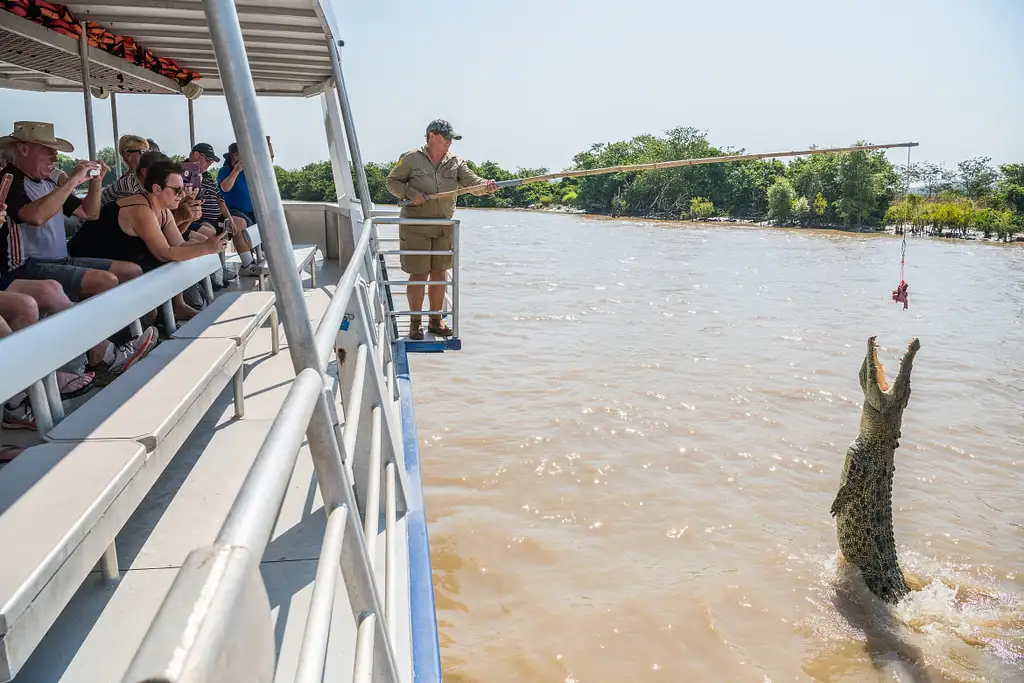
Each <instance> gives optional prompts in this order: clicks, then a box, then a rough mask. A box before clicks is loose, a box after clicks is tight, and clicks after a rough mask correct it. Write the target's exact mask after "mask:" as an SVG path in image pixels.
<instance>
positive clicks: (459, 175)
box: [387, 146, 487, 218]
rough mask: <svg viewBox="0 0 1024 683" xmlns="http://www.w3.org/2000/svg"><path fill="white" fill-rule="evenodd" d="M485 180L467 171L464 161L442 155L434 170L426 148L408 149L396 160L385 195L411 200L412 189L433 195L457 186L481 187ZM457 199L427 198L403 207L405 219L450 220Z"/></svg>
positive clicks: (455, 188)
mask: <svg viewBox="0 0 1024 683" xmlns="http://www.w3.org/2000/svg"><path fill="white" fill-rule="evenodd" d="M486 182H487V180H486V179H485V178H481V177H480V176H478V175H477V174H476V173H473V171H471V170H470V168H469V165H468V164H467V163H466V161H465V159H462V158H460V157H457V156H454V155H452V154H445V155H444V158H443V159H441V163H439V164H438V165H437V166H436V167H435V166H434V164H432V163H430V158H429V157H428V156H427V148H426V146H423V147H421V148H419V149H411V150H409V151H408V152H405V153H404V154H403V155H402V156H400V157H399V158H398V163H397V164H395V167H394V168H393V169H391V173H389V174H388V179H387V187H388V192H390V193H391V194H393V195H394V196H395V197H397V198H398V199H412V197H413V193H412V192H411V190H418V191H420V192H423V193H424V194H436V193H438V192H448V191H449V190H457V189H459V188H460V187H469V186H471V185H483V184H484V183H486ZM456 200H457V197H455V196H454V195H452V196H450V197H441V198H440V199H428V200H427V201H425V202H423V203H422V204H420V205H419V206H403V207H402V214H401V215H402V216H403V217H405V218H451V217H452V215H453V214H454V213H455V202H456Z"/></svg>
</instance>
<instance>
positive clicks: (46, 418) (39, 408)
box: [28, 380, 53, 436]
mask: <svg viewBox="0 0 1024 683" xmlns="http://www.w3.org/2000/svg"><path fill="white" fill-rule="evenodd" d="M28 402H29V405H31V406H32V415H33V416H35V418H36V433H38V434H39V435H40V436H43V435H44V434H46V433H47V432H48V431H50V430H51V429H53V416H52V415H51V414H50V403H49V401H47V400H46V388H45V387H44V386H43V381H42V380H39V381H38V382H36V383H35V384H33V385H32V386H30V387H29V388H28Z"/></svg>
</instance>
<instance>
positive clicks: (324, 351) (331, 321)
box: [316, 218, 373, 370]
mask: <svg viewBox="0 0 1024 683" xmlns="http://www.w3.org/2000/svg"><path fill="white" fill-rule="evenodd" d="M372 225H373V219H372V218H364V219H363V232H362V234H360V235H359V240H358V241H357V242H356V246H355V250H354V251H353V253H352V258H351V259H349V262H348V265H347V266H346V267H345V272H344V274H342V276H341V279H340V280H339V281H338V286H337V287H336V288H335V290H334V296H333V297H331V303H330V304H328V306H327V310H326V311H325V312H324V317H323V318H321V319H320V325H318V326H317V328H316V351H317V355H318V357H319V358H320V369H321V370H325V369H326V368H327V364H328V363H329V362H330V361H331V358H332V356H333V355H334V343H335V342H336V341H337V339H338V328H339V327H340V326H341V321H342V319H343V318H344V317H345V310H346V309H347V308H348V303H349V301H350V300H351V299H352V292H353V291H354V289H355V284H356V278H357V277H359V273H360V271H361V269H362V260H363V255H364V254H365V253H367V250H368V248H369V245H370V237H371V235H372V234H373V231H372V230H371V227H372Z"/></svg>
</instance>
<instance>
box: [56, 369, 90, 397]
mask: <svg viewBox="0 0 1024 683" xmlns="http://www.w3.org/2000/svg"><path fill="white" fill-rule="evenodd" d="M95 377H96V373H95V372H83V373H82V374H81V375H76V374H75V373H73V372H60V371H58V372H57V385H58V386H59V387H60V397H61V400H64V401H66V400H68V399H69V398H77V397H78V396H82V395H84V394H87V393H89V392H90V391H92V389H93V383H92V382H93V379H95Z"/></svg>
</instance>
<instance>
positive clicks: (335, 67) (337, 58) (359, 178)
mask: <svg viewBox="0 0 1024 683" xmlns="http://www.w3.org/2000/svg"><path fill="white" fill-rule="evenodd" d="M327 42H328V44H327V51H328V52H329V53H330V55H331V72H332V73H333V74H334V82H335V84H336V85H337V90H338V102H339V104H340V105H341V117H342V119H343V120H344V122H345V136H346V138H347V139H348V149H349V152H350V153H351V154H352V165H353V166H354V167H355V171H356V182H357V183H359V205H360V207H362V210H363V229H366V222H367V221H368V220H370V218H371V217H372V216H373V202H371V201H370V186H369V183H367V181H366V167H365V166H364V165H363V155H362V152H361V151H360V149H359V139H358V138H357V137H356V124H355V120H354V119H353V117H352V105H351V104H350V103H349V100H348V89H347V88H346V87H345V74H344V73H343V72H342V68H341V47H342V46H343V45H344V44H345V42H344V41H342V40H328V41H327ZM374 230H376V226H374ZM377 251H378V246H377V235H376V234H374V235H373V237H372V238H370V248H369V249H367V253H366V258H367V259H368V261H369V262H368V264H367V272H366V276H367V277H368V278H369V279H371V280H375V279H376V277H375V273H376V272H377V271H376V264H375V263H373V260H374V259H376V258H378V255H377ZM380 267H381V272H382V273H383V277H384V279H387V266H386V265H385V264H384V261H383V259H381V264H380ZM387 293H388V311H391V310H394V302H393V301H392V299H391V288H390V287H388V288H387ZM394 331H395V336H396V337H397V336H398V322H397V320H396V321H395V326H394Z"/></svg>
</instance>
